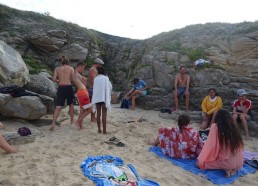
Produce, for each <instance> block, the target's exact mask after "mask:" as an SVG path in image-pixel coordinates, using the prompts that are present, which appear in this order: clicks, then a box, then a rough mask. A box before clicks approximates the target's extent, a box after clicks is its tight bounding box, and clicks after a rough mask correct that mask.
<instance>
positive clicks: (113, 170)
mask: <svg viewBox="0 0 258 186" xmlns="http://www.w3.org/2000/svg"><path fill="white" fill-rule="evenodd" d="M81 168H82V171H83V173H84V175H85V176H86V177H88V178H89V179H91V180H92V181H93V182H95V183H96V185H97V186H120V185H128V186H159V184H158V183H156V182H154V181H151V180H147V179H143V178H141V177H140V176H139V175H138V173H137V171H136V169H135V168H134V167H133V166H132V165H131V164H128V165H124V162H123V160H122V159H121V158H119V157H114V156H88V157H87V158H86V159H85V160H84V161H83V162H82V163H81Z"/></svg>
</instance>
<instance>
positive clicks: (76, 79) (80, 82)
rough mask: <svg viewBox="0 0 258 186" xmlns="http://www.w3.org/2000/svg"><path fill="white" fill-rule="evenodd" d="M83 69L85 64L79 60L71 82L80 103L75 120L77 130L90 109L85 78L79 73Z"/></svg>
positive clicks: (81, 126) (80, 127)
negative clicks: (78, 112)
mask: <svg viewBox="0 0 258 186" xmlns="http://www.w3.org/2000/svg"><path fill="white" fill-rule="evenodd" d="M84 70H85V64H84V63H82V62H80V63H78V64H77V67H76V69H75V71H74V74H73V83H74V84H75V86H76V87H77V93H76V94H77V97H78V100H79V105H80V114H79V117H78V119H77V121H76V122H75V126H76V128H77V129H78V130H80V129H83V119H84V118H85V117H86V116H87V115H88V114H89V113H91V111H92V109H91V103H90V98H89V94H88V91H87V89H86V86H85V85H86V81H87V78H85V77H83V76H82V75H81V74H82V73H83V72H84Z"/></svg>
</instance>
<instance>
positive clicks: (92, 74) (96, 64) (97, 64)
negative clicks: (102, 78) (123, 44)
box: [89, 58, 104, 122]
mask: <svg viewBox="0 0 258 186" xmlns="http://www.w3.org/2000/svg"><path fill="white" fill-rule="evenodd" d="M102 65H104V62H103V61H102V60H101V59H99V58H97V59H95V60H94V64H93V65H92V67H91V68H90V70H89V96H90V100H91V99H92V95H93V82H94V78H95V77H96V76H97V75H98V71H97V68H98V67H101V66H102ZM91 122H96V117H95V113H94V112H92V113H91Z"/></svg>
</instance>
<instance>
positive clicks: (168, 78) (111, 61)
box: [0, 5, 258, 120]
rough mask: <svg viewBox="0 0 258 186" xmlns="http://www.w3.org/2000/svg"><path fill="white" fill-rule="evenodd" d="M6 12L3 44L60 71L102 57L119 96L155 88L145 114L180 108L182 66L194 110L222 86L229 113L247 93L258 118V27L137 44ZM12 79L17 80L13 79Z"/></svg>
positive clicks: (202, 28) (193, 31) (197, 29)
mask: <svg viewBox="0 0 258 186" xmlns="http://www.w3.org/2000/svg"><path fill="white" fill-rule="evenodd" d="M0 8H1V5H0ZM0 10H1V9H0ZM4 10H5V11H0V17H1V18H3V19H1V22H2V23H3V25H6V26H5V27H3V28H2V29H1V30H0V39H1V40H3V41H5V42H6V43H7V44H9V45H10V46H12V47H13V48H15V49H16V50H17V51H19V53H20V54H21V55H22V56H27V57H28V56H29V57H32V58H33V59H35V60H36V61H38V62H39V63H40V64H44V65H47V66H48V67H50V68H52V70H53V67H55V66H56V65H57V64H56V63H55V59H58V58H59V57H60V56H62V55H66V56H67V57H68V58H70V60H71V61H72V62H74V63H76V62H78V61H84V62H85V63H86V64H87V67H86V69H88V68H90V66H91V65H92V62H93V60H94V59H95V58H97V57H99V58H101V59H103V61H104V62H105V65H104V67H105V69H106V72H107V74H108V76H109V77H110V80H111V82H112V85H113V87H114V90H116V91H118V92H119V91H124V90H127V89H128V88H130V87H131V86H132V84H131V81H132V79H133V78H134V77H135V76H137V77H139V78H141V79H143V80H145V81H146V82H147V84H148V85H149V86H150V87H151V89H150V91H149V94H148V95H147V96H145V97H141V98H139V99H138V100H137V106H140V107H142V108H144V109H155V110H159V109H160V108H162V107H164V106H169V107H171V106H174V100H173V89H174V80H175V76H176V74H177V73H178V71H179V66H180V65H184V66H186V68H187V71H188V73H189V75H190V77H191V82H190V92H191V95H190V109H191V110H195V111H200V109H201V108H200V107H201V102H202V99H203V98H204V97H205V96H206V95H207V91H208V89H209V88H215V89H216V90H217V92H218V93H219V94H220V96H221V97H222V99H223V107H225V108H226V109H229V110H231V107H232V102H233V101H234V99H236V91H237V89H239V88H243V89H246V91H247V92H248V93H249V94H248V98H250V99H251V100H252V103H253V108H252V110H253V111H254V113H258V103H257V102H258V97H257V92H256V90H257V87H258V80H257V79H258V70H257V69H258V31H257V28H258V22H257V21H256V22H252V23H250V22H243V23H238V24H223V23H207V24H199V25H191V26H187V27H185V28H182V29H178V30H174V31H170V32H167V33H161V34H159V35H156V36H154V37H152V38H149V39H146V40H131V39H128V38H121V37H116V36H111V35H107V34H104V33H100V32H96V31H94V30H87V29H85V28H81V27H79V26H78V25H73V24H69V23H66V22H63V21H60V22H59V21H58V20H56V19H52V18H51V17H46V16H43V15H37V14H35V15H34V16H33V17H31V16H30V17H29V18H28V17H26V12H23V13H22V14H20V15H21V16H19V11H16V14H13V11H15V10H13V9H10V10H9V12H8V8H6V7H4ZM7 15H8V16H7ZM199 58H205V59H206V60H210V61H213V66H210V67H207V68H194V67H193V62H194V61H195V60H196V59H199ZM7 64H8V63H7ZM13 66H14V65H13ZM10 68H12V67H10ZM0 69H1V67H0ZM4 71H7V70H4ZM1 76H2V72H1V73H0V77H1ZM18 77H19V78H20V77H21V76H20V75H19V76H18ZM4 78H5V79H8V78H9V79H15V78H13V76H11V74H9V75H5V76H4ZM4 78H3V77H1V78H0V85H5V80H3V79H4ZM9 79H8V81H9ZM23 79H24V78H23ZM19 80H20V79H19ZM13 82H14V81H13ZM44 82H46V81H45V80H44ZM23 84H26V83H25V82H24V83H23ZM47 86H48V85H47ZM34 87H35V86H34ZM44 87H46V86H44ZM44 87H40V88H39V89H40V91H42V92H41V93H42V94H43V92H44V93H45V92H48V91H45V90H44V89H45V88H44ZM41 89H42V90H41ZM51 89H52V88H51ZM38 91H39V90H38ZM51 92H52V93H53V94H54V91H52V90H51ZM51 95H52V94H51ZM180 107H181V108H182V109H184V100H180ZM254 115H257V114H254ZM256 119H257V120H258V118H256Z"/></svg>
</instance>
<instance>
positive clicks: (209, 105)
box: [202, 96, 222, 115]
mask: <svg viewBox="0 0 258 186" xmlns="http://www.w3.org/2000/svg"><path fill="white" fill-rule="evenodd" d="M221 108H222V99H221V97H220V96H216V97H215V98H214V99H213V100H212V99H211V98H210V96H206V97H205V98H204V100H203V101H202V111H203V112H206V113H207V114H208V115H210V114H212V113H213V112H214V111H215V110H219V109H221Z"/></svg>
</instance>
